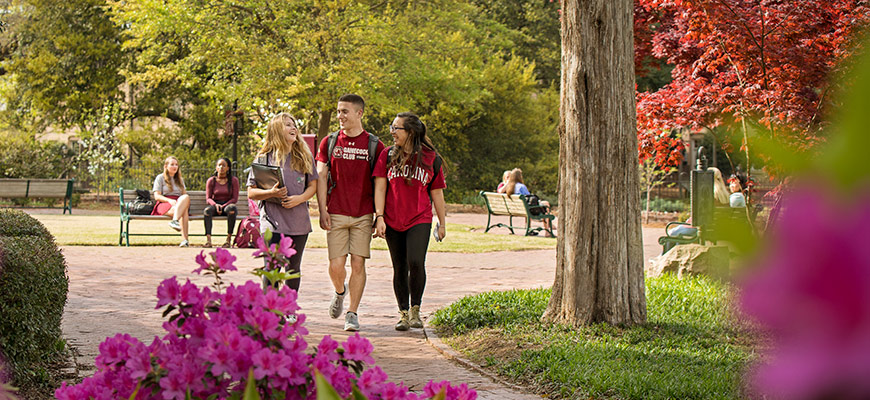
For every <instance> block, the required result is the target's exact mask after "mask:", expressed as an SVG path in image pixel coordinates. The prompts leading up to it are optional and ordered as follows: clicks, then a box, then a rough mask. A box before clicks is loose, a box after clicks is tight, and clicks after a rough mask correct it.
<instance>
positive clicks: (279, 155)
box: [257, 112, 314, 174]
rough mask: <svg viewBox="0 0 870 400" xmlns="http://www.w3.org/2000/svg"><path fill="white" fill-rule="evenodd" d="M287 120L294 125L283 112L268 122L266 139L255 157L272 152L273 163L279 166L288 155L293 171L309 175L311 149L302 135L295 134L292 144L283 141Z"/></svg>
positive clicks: (291, 118)
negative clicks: (273, 156) (273, 154)
mask: <svg viewBox="0 0 870 400" xmlns="http://www.w3.org/2000/svg"><path fill="white" fill-rule="evenodd" d="M288 120H289V121H293V123H294V124H295V123H296V120H295V119H294V118H293V116H292V115H290V114H287V113H283V112H282V113H280V114H278V115H276V116H274V117H273V118H272V120H270V121H269V125H268V126H267V128H266V139H265V140H264V142H263V147H261V148H260V151H258V152H257V157H260V156H264V155H266V154H269V153H272V152H274V153H275V163H276V164H277V165H279V166H280V165H283V164H284V158H285V157H287V156H288V155H290V157H291V158H290V166H291V167H292V168H293V169H295V170H297V171H299V172H302V173H305V174H310V173H311V168H312V165H313V163H314V161H313V158H314V157H313V156H312V155H311V149H309V148H308V144H306V143H305V139H303V138H302V133H301V132H300V133H299V134H297V135H296V140H295V141H293V142H292V143H288V142H287V141H286V140H284V124H285V123H286V122H287V121H288Z"/></svg>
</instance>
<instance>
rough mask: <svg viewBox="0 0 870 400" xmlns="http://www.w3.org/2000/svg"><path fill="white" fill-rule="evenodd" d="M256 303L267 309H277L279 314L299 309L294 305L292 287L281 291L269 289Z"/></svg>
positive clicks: (294, 298)
mask: <svg viewBox="0 0 870 400" xmlns="http://www.w3.org/2000/svg"><path fill="white" fill-rule="evenodd" d="M284 287H286V286H284ZM291 293H292V294H291ZM257 304H258V305H260V306H261V307H263V308H265V309H267V310H269V311H277V312H280V313H281V314H289V313H292V312H294V311H296V310H298V309H299V307H298V306H297V305H296V291H295V290H293V289H287V290H282V291H281V292H278V291H277V290H269V291H268V293H266V294H265V295H263V296H262V297H260V298H259V299H258V301H257Z"/></svg>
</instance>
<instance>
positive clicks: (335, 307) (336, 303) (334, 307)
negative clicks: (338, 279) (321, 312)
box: [329, 283, 347, 319]
mask: <svg viewBox="0 0 870 400" xmlns="http://www.w3.org/2000/svg"><path fill="white" fill-rule="evenodd" d="M346 295H347V284H346V283H345V284H344V294H338V293H333V294H332V302H331V303H329V316H330V317H332V319H336V318H338V317H339V316H341V312H342V311H344V296H346Z"/></svg>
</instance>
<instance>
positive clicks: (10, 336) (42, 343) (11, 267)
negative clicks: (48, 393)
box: [0, 209, 69, 387]
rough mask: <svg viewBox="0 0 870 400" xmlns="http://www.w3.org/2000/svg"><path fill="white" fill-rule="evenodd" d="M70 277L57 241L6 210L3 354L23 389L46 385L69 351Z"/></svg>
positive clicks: (0, 242) (1, 221)
mask: <svg viewBox="0 0 870 400" xmlns="http://www.w3.org/2000/svg"><path fill="white" fill-rule="evenodd" d="M68 289H69V279H68V278H67V275H66V262H65V261H64V258H63V255H62V254H61V252H60V250H59V249H58V248H57V245H56V244H55V243H54V238H53V237H52V236H51V234H50V233H49V232H48V230H47V229H45V226H43V225H42V224H41V223H40V222H39V221H37V220H36V219H34V218H32V217H30V216H29V215H27V214H25V213H23V212H21V211H17V210H9V209H0V353H2V357H3V359H4V360H5V361H6V363H7V366H8V367H10V368H11V369H12V376H13V382H14V383H15V385H16V386H19V387H46V386H48V385H54V382H51V377H50V374H49V373H48V370H47V368H46V367H47V366H48V365H49V364H50V363H51V362H52V361H55V360H57V359H58V356H59V355H61V354H62V353H63V351H64V349H65V343H64V341H63V340H62V338H61V328H60V322H61V317H62V315H63V307H64V305H65V304H66V296H67V290H68Z"/></svg>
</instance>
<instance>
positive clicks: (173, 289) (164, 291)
mask: <svg viewBox="0 0 870 400" xmlns="http://www.w3.org/2000/svg"><path fill="white" fill-rule="evenodd" d="M180 299H181V286H179V285H178V281H176V280H175V276H173V277H172V278H169V279H164V280H163V282H160V285H159V286H157V307H154V308H155V309H159V308H161V307H163V306H165V305H167V304H170V305H173V306H174V305H178V301H179V300H180Z"/></svg>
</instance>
